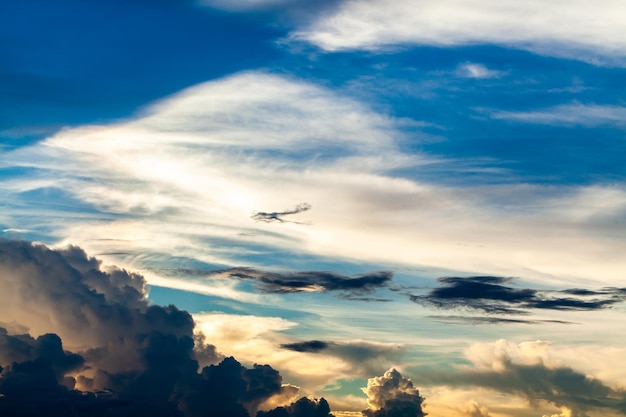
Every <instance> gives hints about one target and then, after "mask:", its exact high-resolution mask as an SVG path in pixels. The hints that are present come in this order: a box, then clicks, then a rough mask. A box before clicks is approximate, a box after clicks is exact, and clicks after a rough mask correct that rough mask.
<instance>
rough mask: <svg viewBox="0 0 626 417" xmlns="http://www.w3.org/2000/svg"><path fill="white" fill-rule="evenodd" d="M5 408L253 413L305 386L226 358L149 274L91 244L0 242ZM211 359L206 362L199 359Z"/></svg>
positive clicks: (15, 411)
mask: <svg viewBox="0 0 626 417" xmlns="http://www.w3.org/2000/svg"><path fill="white" fill-rule="evenodd" d="M0 280H1V282H0V283H1V285H2V288H3V291H2V293H1V294H0V298H1V299H0V317H2V318H3V319H6V320H9V321H11V323H13V322H14V323H15V324H13V325H12V326H11V329H12V331H20V330H23V329H24V328H28V329H29V332H30V333H32V334H41V335H40V336H38V337H33V336H31V335H30V334H11V333H9V331H7V329H5V328H0V372H1V374H0V414H2V415H20V416H25V417H30V416H36V415H50V416H57V415H58V416H62V415H91V413H92V411H90V410H94V409H98V410H100V412H101V413H102V415H104V416H108V417H121V416H124V417H130V416H137V415H151V416H170V417H196V416H204V415H230V416H241V417H248V416H250V415H255V413H256V411H257V410H258V409H260V408H261V407H267V406H268V405H270V404H274V405H281V404H280V403H281V402H283V401H289V400H290V399H292V398H293V397H295V396H296V395H297V393H298V388H297V387H294V386H292V385H288V384H283V380H282V376H281V375H280V374H279V372H278V371H276V370H275V369H273V368H272V367H271V366H269V365H259V364H255V365H253V366H252V367H251V368H246V367H245V366H243V365H241V364H240V363H239V362H238V361H237V360H236V359H234V358H233V357H227V358H223V356H221V355H219V354H218V353H217V352H216V350H215V347H214V346H211V345H209V344H208V343H206V341H205V340H204V339H202V338H201V337H200V336H198V335H196V336H195V337H194V334H193V329H194V326H195V323H194V321H193V320H192V317H191V315H189V313H187V312H186V311H182V310H179V309H177V308H176V307H174V306H167V307H162V306H157V305H150V304H149V303H148V301H147V299H146V293H145V291H144V284H145V282H144V280H143V278H142V277H141V276H140V275H137V274H132V273H129V272H127V271H125V270H121V269H117V268H113V267H110V268H106V269H105V268H103V267H102V265H101V264H100V262H99V261H98V260H96V259H95V258H90V257H88V256H87V255H86V254H85V252H84V251H82V249H80V248H78V247H75V246H71V247H68V248H65V249H58V250H51V249H49V248H47V247H45V246H43V245H35V244H31V243H28V242H16V241H6V240H0ZM210 361H214V362H216V363H217V362H218V361H219V363H217V364H208V366H204V367H203V368H202V369H200V367H199V362H204V363H206V362H210Z"/></svg>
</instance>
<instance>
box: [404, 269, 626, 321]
mask: <svg viewBox="0 0 626 417" xmlns="http://www.w3.org/2000/svg"><path fill="white" fill-rule="evenodd" d="M512 280H513V279H512V278H504V277H492V276H476V277H466V278H461V277H444V278H439V279H438V281H439V282H440V283H441V284H442V285H441V286H440V287H439V288H435V289H433V290H431V291H430V292H429V293H428V294H426V295H410V296H409V297H410V299H411V301H413V302H415V303H418V304H422V305H426V306H431V307H436V308H442V309H459V308H461V309H469V310H478V311H482V312H485V313H491V314H527V313H528V310H529V309H543V310H562V311H593V310H601V309H605V308H608V307H610V306H613V305H615V304H617V303H621V302H624V301H625V300H626V289H624V288H604V289H601V290H595V291H594V290H586V289H576V288H575V289H567V290H562V291H539V290H535V289H530V288H515V287H512V286H509V285H505V284H508V283H510V282H511V281H512Z"/></svg>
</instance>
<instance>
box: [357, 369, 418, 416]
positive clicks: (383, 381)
mask: <svg viewBox="0 0 626 417" xmlns="http://www.w3.org/2000/svg"><path fill="white" fill-rule="evenodd" d="M363 392H364V393H365V394H366V395H367V404H368V406H369V408H368V409H366V410H363V415H364V416H366V417H423V416H425V415H426V413H424V410H423V408H422V407H423V402H424V397H422V396H421V395H420V393H419V390H418V389H417V388H415V387H414V386H413V382H412V381H411V380H410V379H407V378H404V377H403V376H402V375H401V374H400V372H398V371H397V370H396V369H394V368H392V369H390V370H388V371H387V372H385V374H384V375H383V376H379V377H374V378H370V379H368V380H367V387H366V388H363Z"/></svg>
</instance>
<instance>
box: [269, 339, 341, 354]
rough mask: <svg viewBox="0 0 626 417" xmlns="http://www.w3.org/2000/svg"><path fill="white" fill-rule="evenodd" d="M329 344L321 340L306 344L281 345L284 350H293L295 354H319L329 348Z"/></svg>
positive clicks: (309, 341) (310, 341)
mask: <svg viewBox="0 0 626 417" xmlns="http://www.w3.org/2000/svg"><path fill="white" fill-rule="evenodd" d="M328 346H329V343H327V342H323V341H321V340H308V341H306V342H295V343H284V344H282V345H280V347H281V348H283V349H288V350H293V351H295V352H310V353H317V352H320V351H322V350H324V349H326V348H328Z"/></svg>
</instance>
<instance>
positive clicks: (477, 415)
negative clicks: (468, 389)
mask: <svg viewBox="0 0 626 417" xmlns="http://www.w3.org/2000/svg"><path fill="white" fill-rule="evenodd" d="M465 415H466V416H467V417H490V416H491V414H489V410H488V409H487V407H482V406H480V404H478V403H477V402H476V401H470V402H469V403H468V404H467V408H466V409H465Z"/></svg>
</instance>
